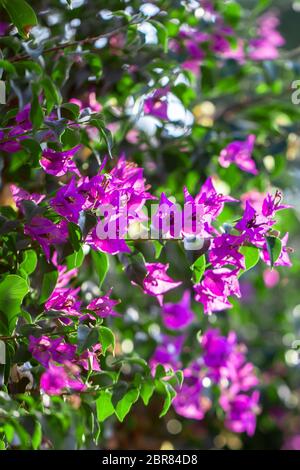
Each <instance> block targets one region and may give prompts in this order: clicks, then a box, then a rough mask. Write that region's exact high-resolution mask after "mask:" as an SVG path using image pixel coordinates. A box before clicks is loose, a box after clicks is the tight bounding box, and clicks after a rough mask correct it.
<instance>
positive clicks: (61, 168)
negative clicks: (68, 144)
mask: <svg viewBox="0 0 300 470" xmlns="http://www.w3.org/2000/svg"><path fill="white" fill-rule="evenodd" d="M79 149H80V145H77V146H76V147H73V148H72V149H70V150H65V151H63V152H56V151H55V150H52V149H46V150H44V151H43V153H42V158H41V160H40V164H41V167H42V168H43V169H44V170H45V172H46V173H48V174H49V175H54V176H63V175H65V174H66V173H67V172H68V171H69V172H70V173H75V174H76V175H78V176H81V174H80V172H79V170H78V169H77V167H76V164H75V162H73V160H72V158H73V156H74V155H75V153H76V152H77V151H78V150H79Z"/></svg>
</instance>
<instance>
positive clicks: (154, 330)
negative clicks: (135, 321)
mask: <svg viewBox="0 0 300 470" xmlns="http://www.w3.org/2000/svg"><path fill="white" fill-rule="evenodd" d="M148 332H149V335H150V336H152V338H158V337H159V335H160V327H159V325H158V324H157V323H152V325H150V326H149V328H148Z"/></svg>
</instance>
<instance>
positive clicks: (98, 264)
mask: <svg viewBox="0 0 300 470" xmlns="http://www.w3.org/2000/svg"><path fill="white" fill-rule="evenodd" d="M91 254H92V260H93V263H94V267H95V271H96V273H97V275H98V278H99V287H100V289H101V286H102V284H103V281H104V279H105V277H106V274H107V272H108V269H109V258H108V255H107V254H106V253H103V252H102V251H94V250H92V251H91Z"/></svg>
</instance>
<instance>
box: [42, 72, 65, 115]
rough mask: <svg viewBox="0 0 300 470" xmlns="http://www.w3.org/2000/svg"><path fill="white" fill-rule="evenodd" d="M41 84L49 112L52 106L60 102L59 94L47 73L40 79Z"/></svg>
mask: <svg viewBox="0 0 300 470" xmlns="http://www.w3.org/2000/svg"><path fill="white" fill-rule="evenodd" d="M41 86H42V88H43V90H44V93H45V98H46V108H47V113H48V114H50V113H51V111H52V109H53V106H54V105H59V104H60V103H61V94H60V92H59V90H58V89H57V87H56V85H55V84H54V83H53V81H52V80H51V78H50V77H48V76H47V75H45V76H44V77H43V79H42V80H41Z"/></svg>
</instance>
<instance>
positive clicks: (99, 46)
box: [94, 38, 108, 49]
mask: <svg viewBox="0 0 300 470" xmlns="http://www.w3.org/2000/svg"><path fill="white" fill-rule="evenodd" d="M107 42H108V40H107V38H99V39H97V41H95V43H94V46H95V47H96V49H102V48H103V47H105V46H106V44H107Z"/></svg>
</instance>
